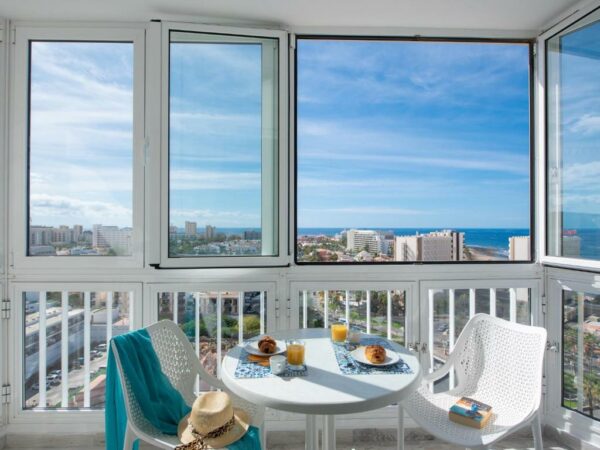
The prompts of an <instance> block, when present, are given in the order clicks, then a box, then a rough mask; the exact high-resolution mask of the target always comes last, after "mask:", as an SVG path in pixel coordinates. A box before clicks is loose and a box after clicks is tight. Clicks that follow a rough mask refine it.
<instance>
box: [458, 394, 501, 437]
mask: <svg viewBox="0 0 600 450" xmlns="http://www.w3.org/2000/svg"><path fill="white" fill-rule="evenodd" d="M491 416H492V407H491V406H490V405H486V404H485V403H481V402H478V401H477V400H473V399H472V398H469V397H462V398H461V399H460V400H459V401H457V402H456V403H455V404H454V405H452V407H451V408H450V411H448V418H449V419H450V420H451V421H452V422H455V423H458V424H461V425H465V426H467V427H472V428H479V429H481V428H484V427H485V426H486V425H487V423H488V422H489V421H490V417H491Z"/></svg>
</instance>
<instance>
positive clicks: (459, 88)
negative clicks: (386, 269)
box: [296, 37, 532, 263]
mask: <svg viewBox="0 0 600 450" xmlns="http://www.w3.org/2000/svg"><path fill="white" fill-rule="evenodd" d="M530 54H531V52H530V46H529V45H528V44H527V43H506V42H504V43H503V42H494V43H491V42H485V43H484V42H460V41H431V40H427V41H425V40H423V41H418V40H417V41H415V40H411V41H409V40H392V39H370V40H367V39H354V38H331V39H321V38H312V37H305V38H299V39H298V43H297V63H296V68H297V92H296V101H297V118H296V119H297V124H296V130H297V145H296V156H297V177H296V180H297V186H296V189H297V205H296V208H297V210H296V227H297V228H296V260H297V262H299V263H371V262H373V263H398V262H417V261H425V262H436V261H440V262H462V261H474V262H485V261H530V260H531V259H532V251H531V250H532V240H531V237H530V234H531V204H530V203H531V202H530V195H531V164H530V139H531V134H530V107H529V106H530V105H529V102H530Z"/></svg>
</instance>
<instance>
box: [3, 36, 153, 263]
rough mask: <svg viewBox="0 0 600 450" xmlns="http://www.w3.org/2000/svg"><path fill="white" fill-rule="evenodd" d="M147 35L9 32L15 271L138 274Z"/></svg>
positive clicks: (11, 245)
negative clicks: (123, 270)
mask: <svg viewBox="0 0 600 450" xmlns="http://www.w3.org/2000/svg"><path fill="white" fill-rule="evenodd" d="M144 38H145V33H144V29H142V28H141V27H139V28H137V29H136V28H128V29H125V28H118V27H115V28H110V29H108V28H94V27H89V28H86V29H81V28H69V27H60V28H58V27H57V28H43V27H26V26H18V27H16V28H15V38H14V44H15V45H14V65H13V75H14V76H13V77H12V84H11V87H12V88H11V91H10V95H11V97H10V99H11V102H10V106H11V122H10V126H11V130H10V131H11V133H10V146H9V151H10V155H9V156H10V157H9V163H10V173H11V177H9V180H8V182H9V184H10V186H9V191H8V192H9V193H10V198H9V200H10V205H11V214H10V215H9V217H8V220H9V230H10V233H11V239H10V240H9V241H8V244H9V249H8V250H9V252H10V254H11V266H13V267H14V268H15V269H33V268H35V269H44V270H45V269H61V268H65V269H66V268H69V269H74V268H77V269H83V268H95V269H99V268H126V267H127V268H133V267H142V265H143V261H144V258H143V256H144V255H143V254H142V250H143V246H144V240H143V237H144V229H143V227H144V210H143V201H144V161H143V156H144V103H145V101H144V87H145V80H144V66H145V63H144Z"/></svg>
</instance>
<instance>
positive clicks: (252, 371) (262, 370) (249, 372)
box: [234, 348, 308, 378]
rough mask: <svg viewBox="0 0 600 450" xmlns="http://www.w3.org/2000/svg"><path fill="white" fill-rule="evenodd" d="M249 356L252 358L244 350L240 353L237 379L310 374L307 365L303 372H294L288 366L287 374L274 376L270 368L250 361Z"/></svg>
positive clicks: (236, 371)
mask: <svg viewBox="0 0 600 450" xmlns="http://www.w3.org/2000/svg"><path fill="white" fill-rule="evenodd" d="M248 356H250V354H249V353H248V352H247V351H246V350H244V349H243V348H242V349H241V352H240V359H239V360H238V365H237V367H236V369H235V374H234V376H235V377H236V378H265V377H285V378H290V377H305V376H306V374H307V373H308V369H307V367H306V365H304V366H303V367H304V369H303V370H292V369H291V368H290V366H286V370H285V372H283V373H281V374H279V375H273V374H272V373H271V368H270V367H269V366H266V367H265V366H261V365H260V364H257V363H255V362H252V361H249V360H248Z"/></svg>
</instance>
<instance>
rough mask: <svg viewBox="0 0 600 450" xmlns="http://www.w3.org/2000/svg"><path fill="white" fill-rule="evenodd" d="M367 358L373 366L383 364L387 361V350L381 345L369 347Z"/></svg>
mask: <svg viewBox="0 0 600 450" xmlns="http://www.w3.org/2000/svg"><path fill="white" fill-rule="evenodd" d="M365 357H366V358H367V359H368V360H369V361H371V362H372V363H373V364H381V363H382V362H384V361H385V348H383V347H382V346H381V345H367V347H366V348H365Z"/></svg>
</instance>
